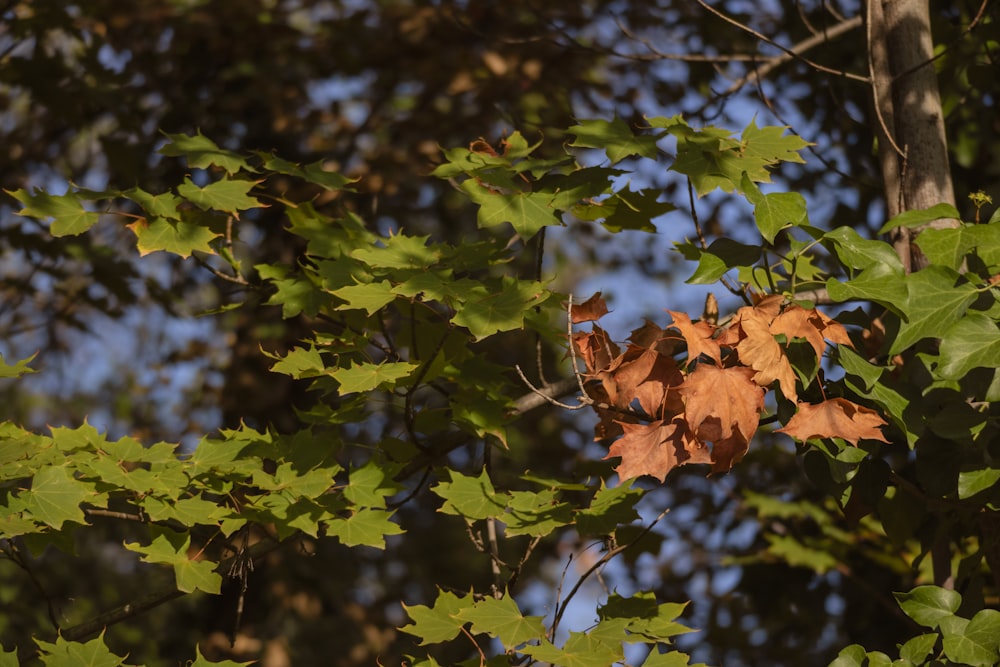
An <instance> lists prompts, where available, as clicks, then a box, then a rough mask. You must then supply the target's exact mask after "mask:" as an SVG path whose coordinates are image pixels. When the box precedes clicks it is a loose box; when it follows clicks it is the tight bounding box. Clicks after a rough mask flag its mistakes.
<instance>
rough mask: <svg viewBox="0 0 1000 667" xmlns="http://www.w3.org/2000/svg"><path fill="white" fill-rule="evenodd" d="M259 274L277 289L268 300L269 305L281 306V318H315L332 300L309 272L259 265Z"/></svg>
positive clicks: (272, 265)
mask: <svg viewBox="0 0 1000 667" xmlns="http://www.w3.org/2000/svg"><path fill="white" fill-rule="evenodd" d="M254 268H255V269H256V270H257V273H259V274H260V277H261V278H263V279H264V280H268V281H270V282H271V284H273V285H274V287H275V290H276V291H275V293H274V294H272V295H271V298H270V299H268V300H267V303H268V305H270V306H275V305H279V304H280V305H281V316H282V317H284V318H285V319H288V318H290V317H295V316H296V315H298V314H299V313H305V314H306V315H309V316H310V317H314V316H315V315H316V313H318V312H319V310H320V309H321V308H323V307H324V306H326V305H327V304H328V303H330V301H331V300H332V299H331V297H330V295H329V294H326V293H325V292H323V290H321V289H320V288H319V286H318V285H317V284H316V281H315V280H314V278H315V277H316V276H315V275H314V274H312V273H311V272H309V271H306V270H303V271H302V273H300V274H295V273H292V272H291V271H290V270H289V268H288V267H286V266H280V265H277V264H257V265H256V266H254Z"/></svg>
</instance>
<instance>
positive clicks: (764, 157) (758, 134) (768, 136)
mask: <svg viewBox="0 0 1000 667" xmlns="http://www.w3.org/2000/svg"><path fill="white" fill-rule="evenodd" d="M786 130H788V128H787V127H780V126H773V125H772V126H768V127H757V121H756V120H751V121H750V124H749V125H747V126H746V128H744V130H743V135H742V147H743V154H744V155H745V156H747V157H748V158H756V159H757V160H759V161H761V162H762V163H763V164H774V163H776V162H798V163H800V164H804V163H805V160H804V159H803V158H802V156H801V155H799V151H800V150H802V149H803V148H806V147H807V146H810V145H811V144H810V143H809V142H808V141H806V140H805V139H803V138H802V137H800V136H798V135H794V134H788V135H786V134H785V132H786Z"/></svg>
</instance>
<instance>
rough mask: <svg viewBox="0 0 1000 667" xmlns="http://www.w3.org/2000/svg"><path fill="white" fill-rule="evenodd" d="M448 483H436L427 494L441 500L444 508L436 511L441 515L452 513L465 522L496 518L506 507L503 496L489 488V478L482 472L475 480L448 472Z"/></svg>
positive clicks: (501, 514)
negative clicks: (431, 494)
mask: <svg viewBox="0 0 1000 667" xmlns="http://www.w3.org/2000/svg"><path fill="white" fill-rule="evenodd" d="M448 474H449V476H450V477H451V481H450V482H438V484H437V486H435V487H433V488H432V489H431V491H433V492H434V493H435V494H437V495H438V496H440V497H441V498H444V501H445V502H444V505H442V506H441V507H440V509H438V511H439V512H442V513H444V514H454V515H458V516H462V517H465V518H466V519H467V520H470V521H474V520H477V519H486V518H488V517H492V518H498V517H501V516H503V514H504V512H505V511H506V508H507V496H506V495H505V494H498V493H497V492H496V491H495V490H494V489H493V483H492V482H490V478H489V475H487V474H486V470H485V469H484V470H483V471H482V472H481V473H479V476H478V477H467V476H466V475H463V474H462V473H460V472H458V471H455V470H449V471H448Z"/></svg>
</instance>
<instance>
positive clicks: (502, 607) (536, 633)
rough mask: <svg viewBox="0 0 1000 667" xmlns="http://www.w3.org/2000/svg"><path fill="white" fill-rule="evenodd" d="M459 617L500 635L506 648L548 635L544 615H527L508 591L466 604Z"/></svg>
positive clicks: (474, 629)
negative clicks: (470, 604) (543, 619)
mask: <svg viewBox="0 0 1000 667" xmlns="http://www.w3.org/2000/svg"><path fill="white" fill-rule="evenodd" d="M455 617H456V618H457V619H458V620H461V621H466V622H470V623H472V632H473V633H476V634H478V633H485V634H488V635H489V636H490V637H498V638H499V639H500V641H501V642H503V645H504V646H505V647H507V648H513V647H515V646H517V645H519V644H524V643H525V642H529V641H531V640H534V639H540V638H541V637H543V636H544V635H545V626H544V625H542V617H541V616H524V615H523V614H522V613H521V610H520V609H519V608H518V606H517V602H515V601H514V598H513V597H511V596H510V595H509V594H508V595H504V596H503V597H502V598H500V599H499V600H498V599H496V598H493V597H486V598H484V599H483V600H481V601H480V602H478V603H476V606H474V607H465V608H464V609H462V610H460V611H459V612H458V613H456V614H455Z"/></svg>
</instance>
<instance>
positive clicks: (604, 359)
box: [570, 292, 886, 482]
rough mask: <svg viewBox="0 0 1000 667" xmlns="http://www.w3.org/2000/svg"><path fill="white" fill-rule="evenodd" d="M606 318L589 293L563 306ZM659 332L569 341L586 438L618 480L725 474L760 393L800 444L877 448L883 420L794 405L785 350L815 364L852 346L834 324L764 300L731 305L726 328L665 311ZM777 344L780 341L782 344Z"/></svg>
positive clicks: (746, 440) (753, 423)
mask: <svg viewBox="0 0 1000 667" xmlns="http://www.w3.org/2000/svg"><path fill="white" fill-rule="evenodd" d="M607 312H608V308H607V304H606V303H605V301H604V299H603V298H602V297H601V293H600V292H598V293H597V294H595V295H594V296H592V297H591V298H590V299H588V300H587V301H585V302H584V303H582V304H579V305H572V306H571V307H570V320H571V322H572V323H573V324H579V323H581V322H596V321H597V320H599V319H600V318H601V317H602V316H603V315H605V314H606V313H607ZM666 312H667V313H669V314H670V317H671V318H672V322H671V323H670V324H669V325H668V326H667V327H662V328H661V327H659V326H658V325H656V324H654V323H652V322H650V321H648V320H647V321H646V323H645V324H644V325H643V326H642V327H640V328H638V329H636V330H635V331H633V332H632V333H631V335H630V336H629V339H628V341H627V344H626V345H625V349H624V350H622V349H621V347H620V346H619V345H618V344H616V343H615V342H614V341H612V340H611V337H610V336H609V335H608V333H607V332H606V331H605V330H603V329H602V328H601V327H600V326H598V325H597V324H594V325H593V327H592V329H591V331H586V332H583V331H581V332H574V333H573V334H572V345H573V352H574V353H575V354H576V356H578V357H579V358H580V359H582V360H583V362H584V364H585V365H586V373H584V374H583V378H584V380H586V383H585V385H584V387H585V389H586V390H587V393H588V395H589V397H590V399H591V401H592V406H593V407H594V409H595V411H596V412H597V414H598V416H599V417H600V422H599V423H598V424H597V426H596V427H595V439H597V440H603V439H610V438H615V441H614V442H613V443H612V444H611V448H610V451H609V452H608V456H607V457H606V458H615V457H620V458H621V463H620V464H619V465H618V467H617V468H616V469H615V470H616V471H617V473H618V476H619V478H621V479H623V480H624V479H629V478H632V477H638V476H640V475H650V476H652V477H656V478H657V479H659V480H660V481H661V482H662V481H663V480H664V479H665V478H666V476H667V473H669V472H670V471H671V470H673V469H674V468H676V467H678V466H682V465H686V464H689V463H704V464H709V465H711V466H712V470H711V471H712V473H721V472H726V471H728V470H730V469H731V468H732V466H733V464H734V463H737V462H738V461H740V460H741V459H742V458H743V456H744V455H745V454H746V453H747V450H748V449H749V446H750V439H751V438H752V437H753V435H754V433H756V431H757V428H758V426H759V424H760V414H761V412H762V411H763V410H764V395H765V393H766V391H767V390H768V389H773V390H778V391H780V394H781V395H782V396H783V397H784V398H785V399H787V400H789V401H792V402H794V403H796V405H797V410H796V412H795V414H794V415H793V416H792V418H791V419H789V420H788V423H787V424H785V426H784V427H783V428H780V429H778V431H779V432H781V433H785V434H786V435H789V436H791V437H792V438H795V439H796V440H801V441H803V442H804V441H806V440H810V439H814V438H842V439H844V440H846V441H849V442H851V443H852V444H855V445H856V444H857V443H858V441H859V440H862V439H869V440H880V441H882V442H886V440H885V438H884V437H883V435H882V432H881V430H880V428H881V427H882V426H884V425H885V421H883V420H882V418H881V417H879V415H878V414H877V413H876V412H875V411H874V410H871V409H869V408H865V407H863V406H861V405H858V404H856V403H853V402H852V401H849V400H846V399H843V398H832V399H827V400H824V401H822V402H819V403H807V402H799V395H798V388H797V385H796V374H795V371H794V369H793V368H792V364H791V362H790V361H789V358H788V354H787V343H788V341H792V340H794V339H801V340H804V341H806V342H807V343H808V344H809V345H810V346H811V348H812V350H813V352H814V353H815V355H816V361H817V364H818V363H819V360H820V359H821V358H822V356H823V353H824V352H825V350H826V347H827V345H828V344H829V343H836V344H841V345H851V341H850V338H848V335H847V331H846V330H845V329H844V327H843V325H841V324H840V323H838V322H836V321H834V320H832V319H830V318H829V317H827V316H826V315H824V314H823V313H822V312H820V311H819V310H815V309H807V308H803V307H801V306H799V305H797V304H795V303H786V302H785V300H784V298H783V297H782V296H780V295H772V296H767V297H764V298H762V299H760V300H759V301H758V302H757V303H756V304H755V305H752V306H745V307H743V308H740V309H739V310H738V311H736V313H735V314H734V315H733V317H732V318H731V319H730V321H729V322H728V323H727V324H726V325H725V326H716V325H715V324H713V323H710V322H707V321H692V320H691V318H690V317H688V316H687V315H686V314H684V313H681V312H676V311H672V310H668V311H666ZM782 340H784V341H785V342H782Z"/></svg>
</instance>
